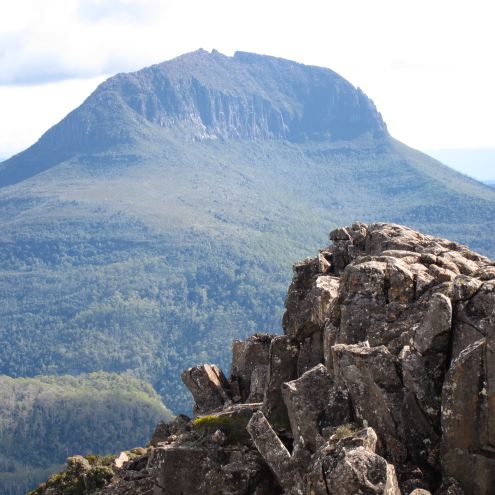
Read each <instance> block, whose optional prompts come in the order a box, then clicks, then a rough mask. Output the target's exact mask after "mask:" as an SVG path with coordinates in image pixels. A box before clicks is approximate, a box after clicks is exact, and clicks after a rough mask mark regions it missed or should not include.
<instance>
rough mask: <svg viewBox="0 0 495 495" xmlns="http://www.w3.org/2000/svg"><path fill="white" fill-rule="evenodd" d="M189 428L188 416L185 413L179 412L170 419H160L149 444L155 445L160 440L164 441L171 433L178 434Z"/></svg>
mask: <svg viewBox="0 0 495 495" xmlns="http://www.w3.org/2000/svg"><path fill="white" fill-rule="evenodd" d="M189 429H190V418H189V417H187V416H186V415H185V414H179V415H178V416H176V417H175V418H174V419H173V420H172V421H170V422H168V423H165V422H163V421H161V422H160V423H158V424H157V425H156V428H155V431H154V432H153V435H152V437H151V440H150V445H152V446H153V447H156V446H157V445H158V444H159V443H160V442H166V441H167V440H168V439H169V438H170V437H171V436H172V435H174V436H176V435H180V434H181V433H185V432H186V431H189Z"/></svg>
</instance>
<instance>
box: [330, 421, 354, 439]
mask: <svg viewBox="0 0 495 495" xmlns="http://www.w3.org/2000/svg"><path fill="white" fill-rule="evenodd" d="M355 432H356V428H355V426H354V425H353V424H352V423H346V424H343V425H340V426H339V427H338V428H337V430H336V431H335V435H336V436H337V438H338V439H339V440H343V439H344V438H349V437H352V435H354V433H355Z"/></svg>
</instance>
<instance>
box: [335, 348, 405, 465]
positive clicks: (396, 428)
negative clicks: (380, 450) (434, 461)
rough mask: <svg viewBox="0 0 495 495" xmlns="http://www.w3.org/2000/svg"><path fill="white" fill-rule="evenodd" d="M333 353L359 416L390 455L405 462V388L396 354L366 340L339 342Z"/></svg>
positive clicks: (338, 376) (340, 375) (356, 413)
mask: <svg viewBox="0 0 495 495" xmlns="http://www.w3.org/2000/svg"><path fill="white" fill-rule="evenodd" d="M333 353H334V364H335V365H336V379H339V380H342V381H343V382H344V384H345V386H346V387H347V389H348V390H349V394H350V397H351V401H352V405H353V408H354V413H355V416H356V418H357V419H358V420H359V421H360V422H361V423H362V424H366V425H369V426H371V427H372V428H374V429H375V430H376V432H377V434H378V437H379V439H380V440H381V441H382V442H383V443H384V447H385V451H386V453H387V456H388V458H389V459H391V460H392V461H394V462H402V461H403V460H405V456H406V451H405V447H404V445H403V444H402V443H401V440H400V439H401V431H400V423H401V412H400V411H401V406H402V402H403V398H404V391H403V387H402V382H401V380H400V377H399V375H398V373H397V369H396V365H395V360H394V358H393V356H392V355H391V354H390V352H389V351H388V350H387V348H386V347H384V346H379V347H369V346H368V345H366V344H354V345H345V344H337V345H335V346H334V347H333Z"/></svg>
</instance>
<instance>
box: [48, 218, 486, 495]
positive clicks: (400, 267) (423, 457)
mask: <svg viewBox="0 0 495 495" xmlns="http://www.w3.org/2000/svg"><path fill="white" fill-rule="evenodd" d="M330 240H331V241H332V245H331V246H329V247H326V248H324V249H322V250H321V251H320V252H319V253H318V254H317V256H315V257H314V258H311V259H307V260H304V261H301V262H299V263H296V265H294V278H293V281H292V284H291V286H290V287H289V291H288V296H287V300H286V313H285V315H284V318H283V328H284V335H281V336H273V335H264V334H256V335H254V336H253V337H251V338H250V339H248V340H247V341H244V342H239V341H236V342H235V343H234V345H233V360H232V367H231V373H230V376H229V377H226V376H224V374H223V373H222V371H221V370H219V369H218V368H217V367H216V366H214V365H203V366H197V367H194V368H190V369H188V370H186V371H185V372H184V374H183V379H184V382H185V384H186V385H187V386H188V387H189V389H190V391H191V392H192V394H193V397H194V399H195V401H196V406H195V416H196V417H195V419H194V420H189V419H188V418H187V417H184V416H181V417H179V418H177V419H176V420H175V421H174V422H173V423H171V424H169V425H163V424H162V425H159V427H158V428H157V432H156V433H155V435H154V436H153V440H152V443H151V445H152V446H151V447H150V449H151V452H148V453H147V454H146V458H144V457H143V459H144V460H142V462H141V464H139V462H138V463H137V464H136V462H137V461H133V462H134V464H133V465H134V466H136V465H140V466H141V470H138V472H139V473H141V474H142V479H144V480H146V483H147V485H146V486H151V485H152V486H153V490H152V492H149V493H153V495H166V494H167V495H168V494H175V493H177V494H179V493H188V494H196V493H197V494H200V493H201V494H204V493H207V494H210V493H211V494H214V493H215V494H217V493H218V494H220V493H221V494H246V495H248V494H249V495H255V494H256V495H263V494H277V493H286V494H288V495H309V494H312V495H328V494H339V495H359V494H363V495H365V494H366V495H369V494H384V495H385V494H386V495H400V494H403V495H409V494H411V493H413V494H414V495H423V494H425V495H426V494H432V495H462V494H464V495H493V494H494V493H495V433H494V432H495V262H493V261H491V260H489V259H487V258H485V257H483V256H481V255H478V254H476V253H474V252H472V251H470V250H469V249H467V248H466V247H464V246H460V245H458V244H456V243H453V242H450V241H447V240H444V239H437V238H434V237H431V236H427V235H424V234H421V233H419V232H415V231H413V230H411V229H409V228H407V227H403V226H399V225H392V224H381V223H380V224H372V225H365V224H362V223H355V224H353V225H352V226H348V227H342V228H339V229H336V230H334V231H333V232H332V233H331V234H330ZM128 471H129V467H126V463H125V462H124V464H123V466H122V468H121V469H120V471H119V472H120V474H119V476H121V478H120V479H122V476H124V475H123V474H122V473H126V472H128ZM116 476H117V475H116ZM132 476H139V475H135V474H134V475H132ZM116 479H117V478H116ZM140 479H141V478H140ZM141 483H144V482H143V481H141ZM118 486H119V485H118V482H117V481H112V482H111V483H110V484H109V485H108V487H107V492H105V493H108V494H111V493H114V494H119V493H122V494H123V493H124V491H119V489H118ZM126 486H127V485H126ZM136 486H137V485H136ZM112 487H113V488H112ZM112 490H113V491H112ZM46 493H48V492H46ZM49 493H54V494H55V493H58V492H49ZM136 493H140V492H139V491H136Z"/></svg>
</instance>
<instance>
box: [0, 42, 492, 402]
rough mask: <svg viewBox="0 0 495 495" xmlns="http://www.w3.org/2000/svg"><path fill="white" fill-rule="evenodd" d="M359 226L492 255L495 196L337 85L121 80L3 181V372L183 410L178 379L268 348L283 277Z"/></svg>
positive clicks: (245, 58) (165, 72)
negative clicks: (404, 230) (114, 376)
mask: <svg viewBox="0 0 495 495" xmlns="http://www.w3.org/2000/svg"><path fill="white" fill-rule="evenodd" d="M357 218H359V219H362V220H364V221H376V220H377V219H379V220H386V221H391V222H399V223H407V224H409V225H411V226H413V227H417V228H421V229H422V230H424V231H426V232H428V233H434V234H437V235H442V236H445V237H449V238H451V239H454V240H457V241H460V242H463V243H466V244H469V245H470V246H471V247H472V248H474V249H476V250H479V251H480V252H483V253H485V254H489V255H495V251H494V247H493V246H495V242H494V241H495V228H494V227H495V191H494V190H493V189H492V188H490V187H488V186H486V185H482V184H480V183H478V182H476V181H474V180H471V179H469V178H467V177H465V176H463V175H461V174H458V173H456V172H454V171H452V170H451V169H449V168H447V167H445V166H443V165H441V164H440V163H439V162H437V161H435V160H433V159H431V158H429V157H427V156H426V155H424V154H422V153H419V152H417V151H415V150H413V149H411V148H408V147H407V146H405V145H404V144H402V143H399V142H397V141H396V140H394V139H393V138H392V137H391V136H389V134H388V132H387V129H386V125H385V123H384V121H383V119H382V117H381V115H380V114H379V112H378V111H377V109H376V108H375V106H374V104H373V103H372V101H371V100H370V99H369V98H368V97H367V96H365V95H364V93H363V92H362V91H361V90H359V89H356V88H355V87H354V86H352V85H351V84H350V83H349V82H347V81H345V80H344V79H342V78H341V77H340V76H338V75H337V74H335V73H334V72H332V71H330V70H328V69H324V68H318V67H311V66H305V65H302V64H297V63H295V62H291V61H287V60H282V59H277V58H274V57H267V56H260V55H254V54H246V53H238V54H236V55H235V56H234V57H226V56H224V55H221V54H219V53H218V52H212V53H208V52H205V51H198V52H194V53H191V54H187V55H184V56H182V57H179V58H178V59H175V60H173V61H169V62H164V63H162V64H158V65H156V66H152V67H149V68H146V69H143V70H141V71H138V72H136V73H132V74H119V75H117V76H115V77H112V78H110V79H109V80H107V81H106V82H104V83H103V84H102V85H100V86H99V87H98V89H97V90H96V91H95V92H94V93H93V94H92V95H90V96H89V97H88V99H87V100H86V101H85V102H84V103H83V104H82V105H81V106H80V107H79V108H77V109H75V110H74V111H73V112H71V113H70V114H69V115H68V116H67V117H66V118H65V119H63V120H62V121H61V122H60V123H59V124H57V125H56V126H54V127H53V128H52V129H50V130H48V131H47V132H46V133H45V134H44V135H43V136H42V137H41V138H40V140H39V141H38V142H37V143H35V144H34V145H33V146H32V147H30V148H29V149H27V150H26V151H24V152H22V153H20V154H18V155H16V156H14V157H12V158H11V159H9V160H7V161H5V162H3V163H2V164H0V226H1V228H0V322H1V323H0V343H1V345H0V373H3V374H5V375H8V376H11V377H32V376H36V375H39V374H43V375H60V374H73V375H75V374H79V373H90V372H93V371H106V372H113V373H130V374H132V375H134V376H136V377H139V378H140V379H144V380H147V381H149V382H150V383H151V384H152V385H153V386H154V387H155V389H156V390H157V391H158V392H159V393H160V395H161V397H162V398H163V400H164V402H165V404H167V406H168V407H170V408H171V409H172V410H173V411H174V412H181V411H186V410H189V408H190V405H191V404H190V399H189V397H188V395H187V394H186V392H185V389H184V388H183V386H182V384H181V383H180V380H179V378H178V376H179V374H180V372H181V371H182V370H183V369H184V368H185V367H187V366H191V365H193V364H194V363H197V362H204V361H211V362H215V363H218V364H219V365H221V366H223V367H225V368H226V367H227V366H228V362H229V352H230V349H229V345H228V344H226V342H230V341H231V340H232V339H233V338H243V337H246V336H247V335H249V334H251V333H253V332H254V331H258V330H266V331H272V332H275V333H277V332H279V331H280V320H281V316H282V307H283V304H282V302H283V295H284V291H285V287H286V285H287V283H288V281H289V279H290V276H291V270H290V265H291V262H292V260H293V259H299V258H304V257H305V256H307V255H308V254H309V253H311V252H312V251H313V250H314V249H316V248H317V246H319V245H321V244H322V243H323V242H325V236H324V232H326V231H327V230H328V227H329V226H336V225H337V224H343V223H351V222H353V221H354V220H355V219H357Z"/></svg>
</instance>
